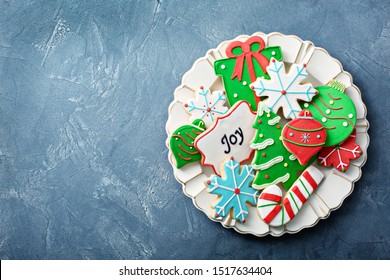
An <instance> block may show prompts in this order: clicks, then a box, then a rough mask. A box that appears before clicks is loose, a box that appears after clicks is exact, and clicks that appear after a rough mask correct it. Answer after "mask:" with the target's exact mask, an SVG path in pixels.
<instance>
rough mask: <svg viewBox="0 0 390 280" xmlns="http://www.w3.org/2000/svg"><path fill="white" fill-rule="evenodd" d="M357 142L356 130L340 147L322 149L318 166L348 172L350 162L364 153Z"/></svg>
mask: <svg viewBox="0 0 390 280" xmlns="http://www.w3.org/2000/svg"><path fill="white" fill-rule="evenodd" d="M355 141H356V130H354V131H353V132H352V134H351V135H349V137H348V138H347V140H345V141H344V142H342V143H341V144H339V145H336V146H334V147H325V148H322V150H321V151H320V154H319V156H318V164H319V165H323V166H332V165H333V166H334V167H335V168H336V169H337V170H339V171H342V172H345V171H347V170H348V167H349V165H350V160H353V159H357V158H359V157H360V156H361V155H362V154H363V151H362V149H361V148H360V146H359V145H358V144H356V143H355Z"/></svg>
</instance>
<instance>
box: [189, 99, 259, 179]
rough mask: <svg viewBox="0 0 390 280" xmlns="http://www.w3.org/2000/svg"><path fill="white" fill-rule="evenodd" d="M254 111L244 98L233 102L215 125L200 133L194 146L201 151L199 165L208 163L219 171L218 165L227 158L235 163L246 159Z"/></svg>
mask: <svg viewBox="0 0 390 280" xmlns="http://www.w3.org/2000/svg"><path fill="white" fill-rule="evenodd" d="M255 117H256V114H255V113H253V112H252V111H251V109H250V106H249V104H248V103H247V102H246V101H240V102H238V103H236V104H235V105H234V106H233V107H232V108H230V110H229V111H228V112H227V113H226V114H225V115H224V116H220V117H218V118H217V120H216V122H214V124H213V125H212V126H211V127H210V128H208V129H206V131H205V132H203V133H202V134H200V135H199V136H198V137H197V138H196V140H195V146H196V148H197V149H198V151H200V152H201V153H202V164H203V165H210V166H211V167H212V168H213V169H214V172H215V173H216V174H218V175H220V174H221V172H220V166H221V164H222V163H223V162H224V161H225V160H226V159H227V158H230V157H233V158H234V160H236V161H238V162H244V161H246V160H248V159H249V158H250V156H251V154H252V152H253V150H252V149H251V147H250V146H249V144H250V142H251V140H252V139H253V136H254V134H255V133H256V130H255V129H254V128H253V127H252V124H253V122H254V120H255Z"/></svg>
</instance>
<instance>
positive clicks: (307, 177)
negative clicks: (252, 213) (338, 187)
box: [257, 166, 324, 226]
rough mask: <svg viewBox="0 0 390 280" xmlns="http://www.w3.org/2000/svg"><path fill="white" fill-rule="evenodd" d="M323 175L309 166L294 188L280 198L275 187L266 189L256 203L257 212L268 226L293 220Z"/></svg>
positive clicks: (278, 189) (279, 191) (278, 191)
mask: <svg viewBox="0 0 390 280" xmlns="http://www.w3.org/2000/svg"><path fill="white" fill-rule="evenodd" d="M323 177H324V174H323V173H322V172H321V171H320V170H318V168H316V167H314V166H309V167H308V168H307V169H306V170H305V171H304V172H303V173H302V175H301V176H299V178H298V180H297V181H296V182H295V183H294V186H293V187H292V188H290V189H289V190H288V191H287V193H286V194H285V195H284V197H283V196H282V190H281V189H280V188H279V187H278V186H277V185H271V186H268V187H266V188H265V189H264V190H263V191H262V192H261V195H260V197H259V200H258V201H257V212H258V214H259V216H260V217H261V219H262V220H263V221H264V222H265V223H267V224H269V225H270V226H283V225H285V224H287V223H288V222H289V221H291V220H292V219H294V217H295V216H296V215H297V214H298V212H299V210H300V209H301V208H302V206H303V204H304V203H305V202H306V201H307V199H308V198H309V197H310V196H311V194H312V193H313V192H314V191H315V190H316V188H317V187H318V185H319V184H320V182H321V181H322V178H323Z"/></svg>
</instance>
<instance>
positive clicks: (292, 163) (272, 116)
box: [251, 102, 306, 190]
mask: <svg viewBox="0 0 390 280" xmlns="http://www.w3.org/2000/svg"><path fill="white" fill-rule="evenodd" d="M280 119H281V118H280V116H278V115H277V114H276V113H274V112H272V111H271V110H270V109H269V108H268V107H267V106H266V105H265V103H264V102H260V103H259V106H258V111H257V117H256V120H255V121H254V123H253V128H255V129H256V134H255V137H254V138H253V141H252V142H251V148H252V149H255V156H254V158H253V161H252V166H253V168H254V169H255V170H256V171H257V172H256V178H255V180H254V181H253V184H252V187H253V188H255V189H258V190H260V189H264V188H265V187H267V186H269V185H274V184H278V183H281V184H282V185H283V187H284V188H285V189H286V190H288V189H289V188H290V187H291V185H292V184H293V183H294V182H295V180H296V179H297V178H298V173H299V172H300V171H303V170H304V169H305V168H306V165H301V164H300V163H299V162H298V160H297V158H296V157H295V156H294V155H292V154H291V153H290V152H289V151H288V150H287V149H286V148H285V146H284V145H283V142H282V141H281V133H282V129H283V127H282V125H281V124H280Z"/></svg>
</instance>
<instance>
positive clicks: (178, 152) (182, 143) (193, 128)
mask: <svg viewBox="0 0 390 280" xmlns="http://www.w3.org/2000/svg"><path fill="white" fill-rule="evenodd" d="M205 128H206V127H205V124H204V122H203V121H202V120H194V121H193V123H192V124H190V125H183V126H181V127H179V128H178V129H176V130H175V132H174V133H173V135H172V137H171V141H170V147H171V150H172V153H173V155H174V157H175V159H176V167H177V168H180V167H182V166H184V165H186V164H188V163H191V162H194V161H198V160H200V159H201V154H200V153H199V151H198V150H197V149H196V148H195V146H194V141H195V138H196V137H198V136H199V135H200V134H201V133H202V132H203V131H204V130H205Z"/></svg>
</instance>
